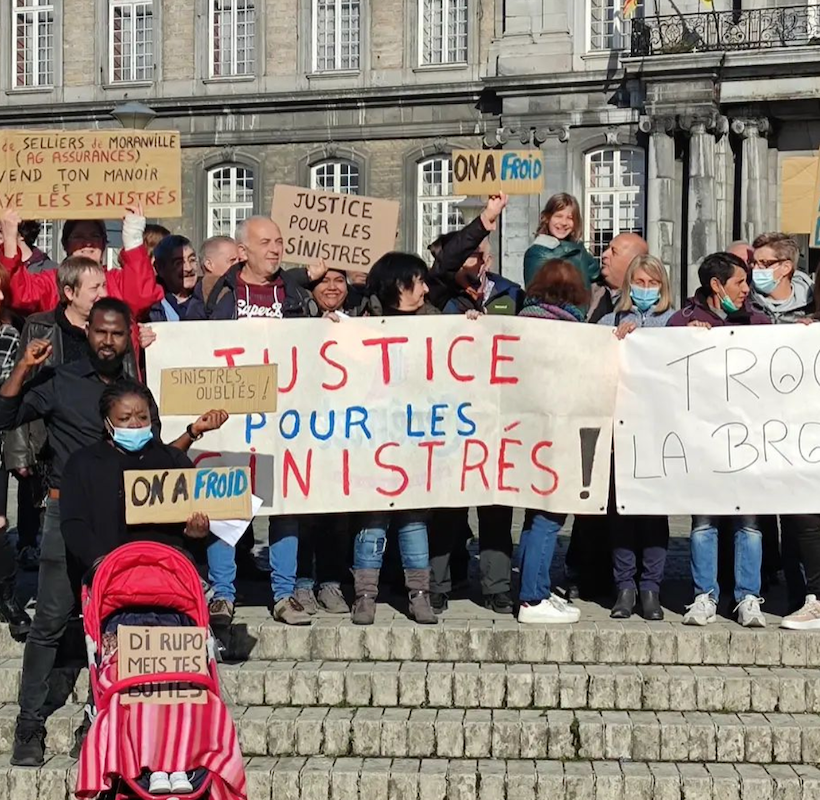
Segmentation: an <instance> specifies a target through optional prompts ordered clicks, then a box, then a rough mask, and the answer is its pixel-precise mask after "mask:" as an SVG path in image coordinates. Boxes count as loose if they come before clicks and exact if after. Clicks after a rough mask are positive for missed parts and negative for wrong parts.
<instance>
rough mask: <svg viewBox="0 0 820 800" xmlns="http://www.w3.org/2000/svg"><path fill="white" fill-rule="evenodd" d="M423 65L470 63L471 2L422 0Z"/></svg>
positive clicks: (467, 0) (460, 0)
mask: <svg viewBox="0 0 820 800" xmlns="http://www.w3.org/2000/svg"><path fill="white" fill-rule="evenodd" d="M420 2H421V33H420V36H421V48H420V49H421V63H422V64H454V63H463V62H466V61H467V4H468V2H469V0H420Z"/></svg>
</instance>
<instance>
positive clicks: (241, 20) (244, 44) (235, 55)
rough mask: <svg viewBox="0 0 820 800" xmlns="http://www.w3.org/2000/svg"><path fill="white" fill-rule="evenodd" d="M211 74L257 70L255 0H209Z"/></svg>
mask: <svg viewBox="0 0 820 800" xmlns="http://www.w3.org/2000/svg"><path fill="white" fill-rule="evenodd" d="M209 3H210V9H211V76H212V77H214V78H224V77H232V76H238V75H253V73H254V59H255V50H254V34H255V28H256V9H255V0H209Z"/></svg>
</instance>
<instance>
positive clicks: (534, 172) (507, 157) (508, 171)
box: [453, 150, 544, 195]
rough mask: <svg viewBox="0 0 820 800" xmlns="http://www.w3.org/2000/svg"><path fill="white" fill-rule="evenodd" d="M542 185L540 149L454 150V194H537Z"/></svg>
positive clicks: (542, 166)
mask: <svg viewBox="0 0 820 800" xmlns="http://www.w3.org/2000/svg"><path fill="white" fill-rule="evenodd" d="M543 189H544V154H543V153H542V152H541V151H540V150H454V151H453V193H454V194H466V195H490V194H499V193H500V192H504V194H538V193H539V192H541V191H543Z"/></svg>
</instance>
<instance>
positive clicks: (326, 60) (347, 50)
mask: <svg viewBox="0 0 820 800" xmlns="http://www.w3.org/2000/svg"><path fill="white" fill-rule="evenodd" d="M314 9H315V15H316V17H315V26H316V41H315V42H314V48H315V58H314V61H315V69H316V70H317V71H318V72H327V71H330V70H354V69H359V14H360V0H316V2H315V6H314Z"/></svg>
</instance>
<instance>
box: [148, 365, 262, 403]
mask: <svg viewBox="0 0 820 800" xmlns="http://www.w3.org/2000/svg"><path fill="white" fill-rule="evenodd" d="M212 408H219V409H224V410H225V411H227V412H228V413H229V414H252V413H262V412H273V411H276V364H259V365H257V366H254V367H212V368H210V369H206V368H203V367H179V368H176V369H164V370H163V371H162V407H161V408H160V411H161V413H163V414H169V415H172V416H181V415H186V416H192V415H198V414H204V413H205V412H207V411H210V410H211V409H212Z"/></svg>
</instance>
